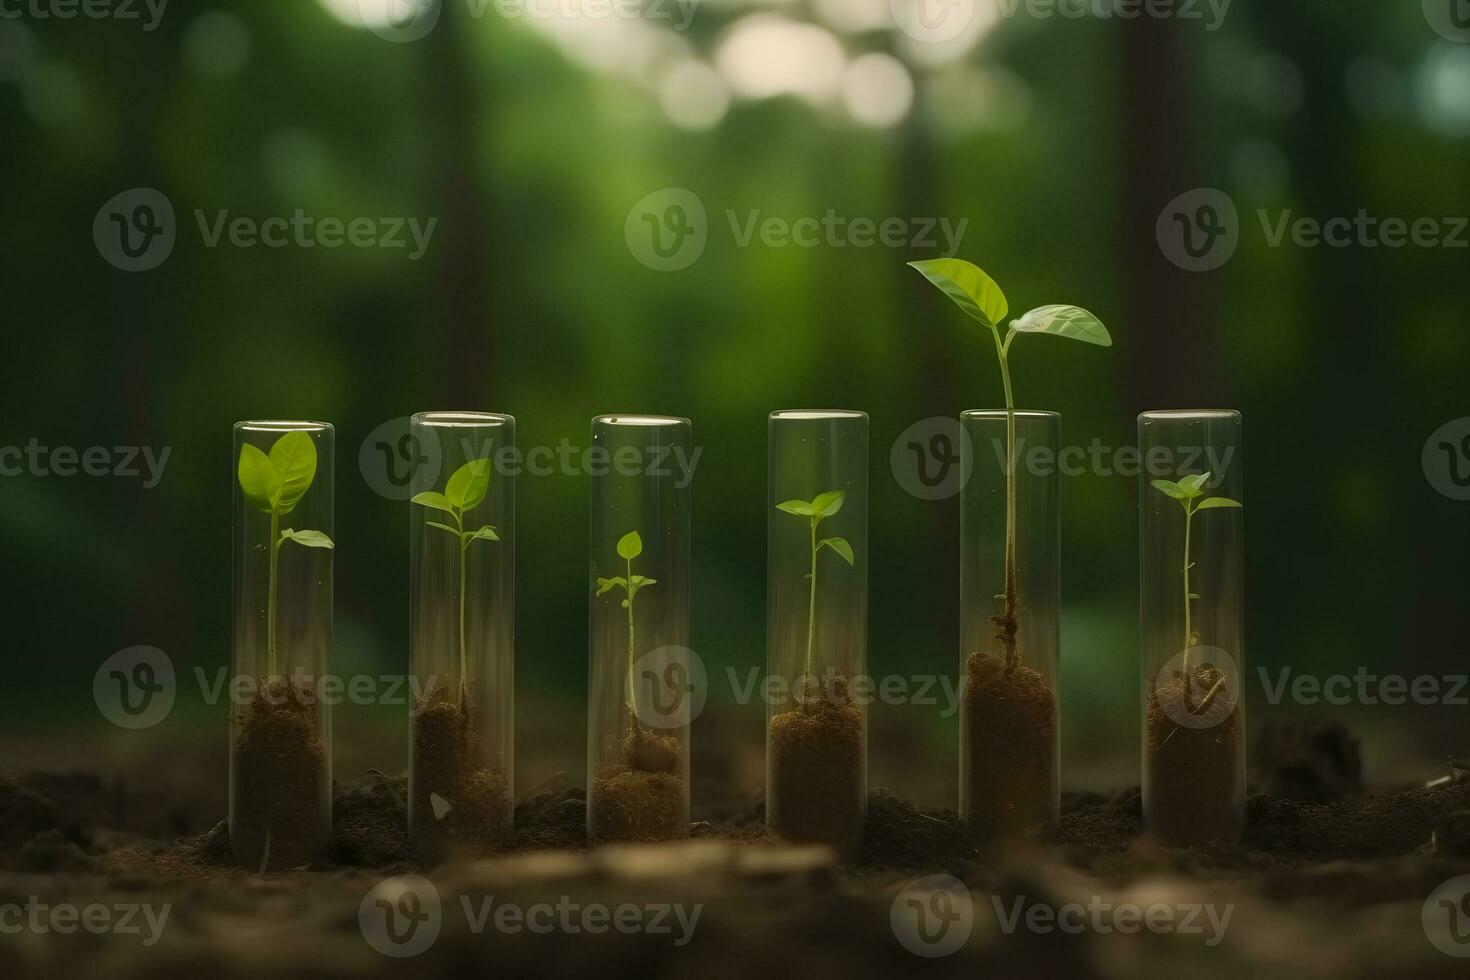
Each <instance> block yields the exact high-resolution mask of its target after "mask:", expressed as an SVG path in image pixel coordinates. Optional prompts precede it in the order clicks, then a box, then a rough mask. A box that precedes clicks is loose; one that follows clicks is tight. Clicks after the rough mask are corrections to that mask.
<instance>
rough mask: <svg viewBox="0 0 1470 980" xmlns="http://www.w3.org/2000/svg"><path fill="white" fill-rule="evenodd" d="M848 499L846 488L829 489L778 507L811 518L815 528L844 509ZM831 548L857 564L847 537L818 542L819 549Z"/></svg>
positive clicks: (850, 562)
mask: <svg viewBox="0 0 1470 980" xmlns="http://www.w3.org/2000/svg"><path fill="white" fill-rule="evenodd" d="M846 499H847V491H846V490H828V491H827V492H826V493H819V494H817V495H816V496H815V497H813V498H812V499H811V500H787V501H783V502H782V503H779V504H777V505H776V509H777V510H779V511H784V512H786V513H788V514H792V515H794V516H796V517H805V518H808V519H810V520H811V522H812V527H813V528H815V527H816V526H817V525H819V524H821V523H822V521H824V520H826V519H827V518H829V517H831V516H832V515H833V514H835V513H837V512H838V511H839V510H841V509H842V504H843V502H844V501H845V500H846ZM823 548H831V549H832V550H833V551H835V552H837V554H839V555H841V556H842V559H843V560H844V561H846V562H847V563H848V564H849V565H852V564H855V563H856V561H857V558H856V556H855V555H854V554H853V552H852V545H850V544H848V543H847V539H846V538H823V539H822V540H820V541H818V542H817V549H816V550H818V551H821V550H822V549H823Z"/></svg>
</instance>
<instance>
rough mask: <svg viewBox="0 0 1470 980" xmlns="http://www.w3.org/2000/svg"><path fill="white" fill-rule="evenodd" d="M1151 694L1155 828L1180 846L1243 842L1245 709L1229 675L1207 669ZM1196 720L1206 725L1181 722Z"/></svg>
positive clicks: (1148, 757)
mask: <svg viewBox="0 0 1470 980" xmlns="http://www.w3.org/2000/svg"><path fill="white" fill-rule="evenodd" d="M1192 669H1193V671H1194V679H1193V681H1192V683H1185V679H1184V678H1183V677H1173V678H1169V679H1167V680H1160V681H1158V682H1157V683H1155V684H1154V686H1153V689H1152V690H1150V691H1149V694H1148V720H1147V731H1146V733H1145V738H1146V745H1145V749H1144V767H1145V770H1146V771H1145V778H1146V779H1147V781H1148V786H1149V799H1148V807H1147V810H1148V812H1147V816H1146V820H1147V824H1148V831H1149V833H1150V834H1152V835H1153V836H1154V837H1155V838H1157V839H1158V840H1159V841H1161V842H1163V843H1165V844H1169V845H1175V846H1183V847H1201V848H1221V847H1229V846H1231V845H1233V844H1234V843H1235V842H1236V841H1237V840H1239V838H1240V825H1239V822H1238V814H1237V804H1238V801H1237V798H1236V797H1237V793H1238V791H1239V789H1240V786H1241V778H1242V775H1243V774H1242V771H1241V761H1242V760H1241V757H1240V751H1239V749H1240V744H1239V741H1238V740H1239V738H1240V730H1239V729H1240V725H1239V721H1240V711H1239V709H1238V707H1237V705H1236V697H1237V692H1235V691H1233V690H1231V689H1230V686H1229V681H1228V679H1227V678H1226V677H1225V675H1224V674H1223V673H1221V672H1220V671H1219V670H1217V669H1216V668H1214V667H1211V666H1209V665H1205V664H1196V665H1195V666H1194V667H1193V668H1192ZM1185 717H1193V718H1195V719H1198V725H1199V726H1200V727H1192V726H1190V725H1181V724H1180V723H1179V722H1178V721H1177V720H1176V719H1179V718H1185Z"/></svg>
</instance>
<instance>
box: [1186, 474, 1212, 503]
mask: <svg viewBox="0 0 1470 980" xmlns="http://www.w3.org/2000/svg"><path fill="white" fill-rule="evenodd" d="M1209 479H1210V474H1208V473H1196V474H1194V475H1193V476H1186V477H1185V478H1184V479H1182V480H1180V481H1179V489H1180V490H1183V491H1184V493H1185V495H1186V496H1189V497H1198V496H1199V495H1200V494H1202V493H1204V492H1205V491H1204V489H1203V488H1204V485H1205V483H1206V482H1208V480H1209Z"/></svg>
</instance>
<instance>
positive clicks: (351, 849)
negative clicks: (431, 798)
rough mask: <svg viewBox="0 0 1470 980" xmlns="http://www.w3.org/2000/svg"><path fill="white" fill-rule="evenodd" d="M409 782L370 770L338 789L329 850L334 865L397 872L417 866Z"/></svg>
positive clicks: (334, 802) (334, 803) (335, 794)
mask: <svg viewBox="0 0 1470 980" xmlns="http://www.w3.org/2000/svg"><path fill="white" fill-rule="evenodd" d="M407 783H408V781H407V780H406V779H405V778H404V777H402V776H400V777H398V778H396V779H395V778H392V777H389V776H385V775H384V774H383V773H381V772H378V771H377V770H376V769H370V770H368V773H367V775H366V776H364V777H362V778H361V779H355V780H353V781H352V782H350V783H347V784H345V785H342V784H338V785H337V786H335V787H334V789H335V793H334V795H333V800H332V843H331V847H330V848H329V850H328V854H329V857H330V860H331V862H332V863H333V864H337V865H344V866H347V867H367V868H384V869H393V870H397V869H399V868H406V867H410V866H412V865H414V864H415V863H416V862H415V854H414V849H413V846H412V844H411V843H410V841H409V838H408V822H407V821H408V807H407V806H406V799H407V788H408V786H407Z"/></svg>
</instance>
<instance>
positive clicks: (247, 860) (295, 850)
mask: <svg viewBox="0 0 1470 980" xmlns="http://www.w3.org/2000/svg"><path fill="white" fill-rule="evenodd" d="M234 753H235V754H234V765H233V767H232V771H231V775H232V777H233V779H234V785H233V786H231V787H230V789H231V792H230V807H231V813H230V846H231V848H232V849H233V851H234V853H235V858H236V859H237V860H238V861H239V862H240V865H241V866H242V867H243V868H245V869H246V870H250V871H257V870H258V871H281V870H284V869H286V868H297V867H302V866H304V865H307V864H310V863H311V862H312V861H313V860H314V859H316V858H317V857H318V855H319V852H320V851H321V848H322V845H323V844H325V843H326V840H325V837H326V831H327V829H328V828H326V827H324V826H323V823H324V820H323V818H324V817H325V816H326V814H325V812H324V809H325V807H324V806H323V804H324V803H325V796H326V791H327V787H326V785H325V783H326V757H327V749H326V745H325V744H324V743H323V742H322V738H321V732H320V731H319V730H318V727H317V696H316V692H315V691H314V690H313V689H312V688H311V686H310V685H307V684H303V683H301V682H300V681H296V680H288V679H286V678H284V677H273V678H270V679H269V680H265V679H262V681H261V684H260V686H259V687H258V688H257V690H256V692H255V697H254V698H252V699H251V702H250V704H249V705H248V706H246V708H245V711H244V712H243V714H242V716H241V717H240V718H239V719H237V733H236V736H235V745H234Z"/></svg>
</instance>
